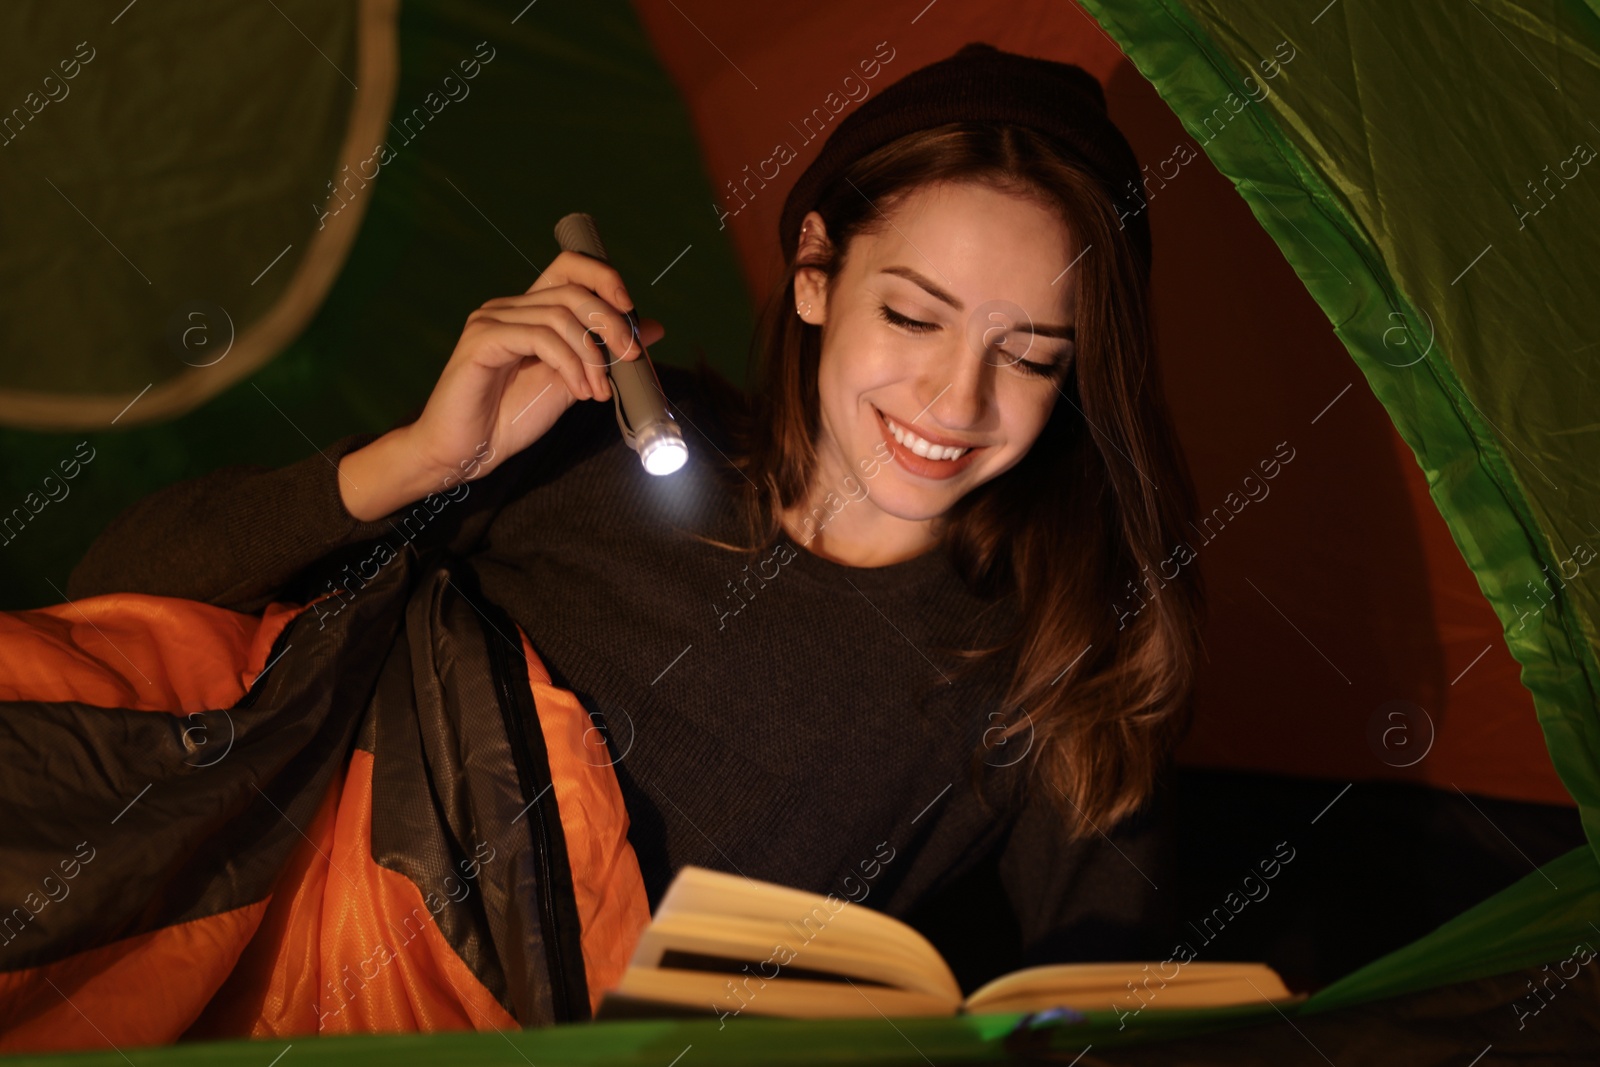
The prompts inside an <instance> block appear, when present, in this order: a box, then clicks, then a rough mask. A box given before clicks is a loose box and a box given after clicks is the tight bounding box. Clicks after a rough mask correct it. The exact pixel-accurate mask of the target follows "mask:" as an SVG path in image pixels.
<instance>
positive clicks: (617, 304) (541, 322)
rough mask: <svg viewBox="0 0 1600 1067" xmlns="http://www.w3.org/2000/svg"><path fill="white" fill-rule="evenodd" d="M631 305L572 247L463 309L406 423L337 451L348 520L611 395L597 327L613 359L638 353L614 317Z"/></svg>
mask: <svg viewBox="0 0 1600 1067" xmlns="http://www.w3.org/2000/svg"><path fill="white" fill-rule="evenodd" d="M598 294H604V297H602V296H601V295H598ZM632 307H633V301H632V300H631V299H630V298H629V297H628V293H627V290H626V288H625V287H624V286H623V284H622V276H621V275H620V274H618V273H617V272H616V270H614V269H613V268H611V267H609V266H607V265H606V264H604V263H602V262H600V261H599V260H597V259H592V258H590V257H588V256H585V255H582V254H580V253H577V252H562V253H561V254H560V255H558V256H557V257H556V258H555V259H554V260H553V261H551V263H550V266H549V267H547V268H546V269H545V271H544V273H543V274H541V275H540V276H539V280H538V281H536V282H534V283H533V286H532V287H531V288H530V289H529V290H528V291H527V292H526V293H523V294H522V295H520V296H507V297H499V298H496V299H494V300H490V301H488V302H486V303H485V304H484V305H483V306H482V307H480V308H478V310H476V311H474V312H473V313H472V314H471V315H469V316H467V324H466V327H465V328H464V329H463V330H462V331H461V339H460V340H459V341H458V342H457V343H456V347H455V351H454V352H452V353H451V355H450V360H449V362H447V363H446V364H445V367H444V370H443V371H442V372H441V373H440V375H439V381H438V383H437V384H435V385H434V387H433V392H432V393H431V394H430V395H429V397H428V402H427V404H426V405H425V406H424V407H423V410H422V414H421V415H420V416H418V417H417V420H416V421H415V422H413V423H411V424H410V425H408V426H402V427H398V428H397V429H394V430H391V431H390V432H389V433H387V434H385V435H384V436H382V437H380V438H378V439H377V440H375V441H373V442H371V443H370V444H368V445H366V446H365V447H363V448H359V449H357V450H355V451H354V452H351V453H349V454H348V455H346V456H345V457H343V459H341V460H340V462H339V475H340V478H339V489H340V495H341V496H342V497H343V499H344V504H345V508H346V509H347V510H348V511H349V512H350V514H351V515H353V516H355V517H356V518H358V519H363V520H368V519H376V518H381V517H382V516H384V515H387V514H389V513H390V512H392V511H394V510H395V509H396V508H399V507H402V506H404V505H406V504H409V503H411V502H412V501H413V500H419V499H421V498H422V497H424V496H426V495H427V494H428V493H430V492H435V491H439V490H441V489H444V488H449V485H453V484H455V482H454V481H452V482H450V483H449V484H445V479H446V478H448V477H449V476H451V475H454V478H455V481H472V480H476V479H478V478H481V477H483V476H484V475H485V474H487V473H489V471H491V470H493V469H494V468H495V467H497V466H499V465H500V464H501V463H503V462H505V460H507V459H508V458H510V457H511V456H514V455H516V454H517V453H518V452H520V451H522V449H524V448H526V447H528V445H530V444H532V443H533V442H534V441H537V440H538V439H539V438H540V437H542V436H543V435H544V434H545V432H546V431H547V430H549V429H550V427H551V426H553V425H555V423H556V420H557V419H559V418H560V417H561V416H562V414H563V413H564V412H565V411H566V410H567V408H569V407H571V406H572V405H573V403H575V402H576V401H578V400H586V399H598V400H602V401H607V400H610V398H611V383H610V381H609V379H608V378H607V375H606V366H607V356H606V351H605V350H603V349H602V348H601V347H600V344H599V343H597V342H596V336H597V335H598V337H599V340H600V341H601V342H604V344H605V345H606V349H609V351H610V355H611V359H612V360H617V359H625V360H633V359H638V358H639V354H640V352H641V351H642V349H641V347H640V344H639V342H636V341H635V340H634V338H633V330H632V328H631V327H630V325H629V324H628V320H627V319H626V318H625V317H624V315H623V312H625V311H627V310H629V309H631V308H632ZM619 309H621V310H619ZM639 329H640V339H641V340H642V341H643V343H644V344H645V345H651V344H654V343H655V342H656V341H659V340H660V339H661V338H662V337H663V336H664V335H665V334H666V330H665V328H663V327H662V325H661V324H660V323H659V322H656V321H655V320H654V319H641V320H640V321H639ZM486 443H487V444H486Z"/></svg>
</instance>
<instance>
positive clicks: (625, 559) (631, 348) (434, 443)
mask: <svg viewBox="0 0 1600 1067" xmlns="http://www.w3.org/2000/svg"><path fill="white" fill-rule="evenodd" d="M1138 176H1139V172H1138V170H1137V166H1136V164H1135V163H1134V161H1133V156H1132V153H1131V151H1130V150H1129V149H1128V148H1127V145H1126V143H1125V142H1124V141H1123V140H1122V138H1121V135H1120V134H1119V133H1118V132H1117V131H1116V129H1115V127H1114V126H1113V125H1112V124H1111V123H1110V120H1109V119H1108V118H1107V117H1106V114H1105V106H1104V99H1103V95H1102V94H1101V91H1100V88H1099V86H1098V84H1097V83H1096V82H1095V81H1094V79H1093V78H1092V77H1090V76H1089V75H1087V74H1086V73H1085V72H1083V71H1082V70H1080V69H1078V68H1076V67H1070V66H1067V65H1064V64H1057V63H1050V62H1047V61H1044V60H1035V59H1025V58H1024V57H1021V56H1015V55H1010V54H1007V53H1003V52H999V51H996V50H994V49H992V48H989V47H987V46H968V47H967V48H965V49H963V50H962V51H961V52H959V53H957V54H956V55H955V56H953V57H951V58H949V59H946V60H944V61H942V62H940V63H936V64H933V65H932V66H929V67H925V68H923V69H922V70H919V71H917V72H914V73H913V74H911V75H910V76H908V77H907V78H906V79H904V80H903V81H902V82H900V83H897V84H895V85H893V86H890V87H889V88H887V89H886V90H884V91H883V92H882V93H881V94H880V95H879V96H877V97H875V98H873V99H872V100H869V101H867V102H865V103H863V105H862V106H861V108H860V109H859V110H857V111H856V112H854V113H853V114H852V115H850V116H849V117H848V118H847V119H845V120H844V121H843V122H842V123H841V124H840V125H839V126H838V127H837V128H836V129H835V132H834V133H833V135H832V136H831V137H830V139H829V142H828V143H827V145H826V146H825V147H824V150H823V152H822V154H821V155H820V156H819V157H818V159H817V160H816V161H815V162H814V163H813V164H812V165H811V167H810V168H809V169H808V170H807V171H806V172H805V173H804V174H803V175H802V176H801V178H800V179H799V181H798V182H797V184H796V185H795V187H794V190H793V192H792V193H791V195H790V197H789V201H788V203H787V204H786V207H785V211H784V221H783V232H782V233H781V235H780V236H781V241H782V244H783V248H784V252H785V256H786V261H787V270H786V272H785V275H784V278H783V280H782V283H781V286H780V291H779V295H778V297H777V298H776V299H775V300H774V301H772V302H771V304H770V305H769V306H768V308H767V310H766V313H765V316H764V321H763V326H762V329H761V331H760V333H759V334H758V341H759V344H758V345H757V357H758V359H759V365H760V367H761V370H762V374H763V377H762V380H761V387H760V389H759V391H758V392H757V393H756V395H754V396H753V397H746V396H744V395H742V394H741V393H740V392H739V391H738V390H735V389H734V388H732V387H731V386H729V385H728V384H727V383H725V382H722V381H720V380H719V379H718V378H717V377H716V376H715V375H714V374H713V373H711V372H709V371H708V370H706V368H705V367H704V366H703V365H702V367H701V369H700V371H699V372H698V373H696V374H691V373H689V372H686V371H681V370H677V369H674V368H672V367H668V366H660V367H659V368H658V370H659V373H660V378H661V381H662V384H663V388H664V390H665V392H666V394H667V396H668V399H669V400H670V401H671V403H672V404H673V406H674V407H675V409H676V410H677V411H678V413H679V414H680V416H681V419H682V422H683V423H684V429H685V434H686V438H687V440H688V443H689V448H690V462H689V464H688V465H687V466H686V467H684V468H683V469H682V470H680V471H679V472H677V473H676V474H674V475H671V476H668V477H660V478H657V477H653V476H651V475H649V474H647V473H646V472H645V471H644V470H643V469H642V467H641V465H640V464H639V462H638V459H637V457H636V456H635V455H634V453H633V452H632V451H631V450H630V449H629V448H628V447H627V446H626V444H624V443H623V442H622V441H621V440H620V437H619V435H618V432H617V427H616V423H615V420H614V417H613V416H612V411H611V405H610V402H609V399H610V387H609V383H608V380H607V376H606V370H605V368H606V364H607V361H608V359H612V358H620V359H636V358H638V356H639V354H640V353H639V350H638V346H637V345H634V344H632V343H631V334H630V331H629V327H628V325H627V322H626V320H625V319H624V318H623V317H622V315H621V314H620V312H622V311H626V310H628V309H631V308H632V307H633V301H632V298H631V297H630V296H629V294H628V291H627V288H626V286H625V284H624V280H623V279H622V278H621V277H620V276H619V275H618V273H617V272H616V271H614V270H612V269H611V268H609V267H607V266H605V265H603V264H601V263H599V262H597V261H594V260H590V259H587V258H585V257H583V256H580V255H577V254H572V253H563V254H562V255H560V256H557V257H556V258H555V260H554V261H553V262H551V264H550V265H549V267H548V268H547V269H546V270H545V271H544V272H543V273H542V274H541V275H540V276H539V278H538V280H537V281H535V282H534V284H533V285H532V287H531V288H529V289H528V291H527V292H525V293H523V294H521V295H518V296H510V297H504V298H500V299H495V300H490V301H488V302H487V303H485V304H484V305H483V306H482V307H481V308H480V309H478V310H477V311H475V312H473V313H472V315H471V316H469V318H468V321H467V324H466V327H465V329H464V330H463V331H462V335H461V339H460V341H459V343H458V344H457V346H456V349H455V351H454V353H453V354H452V355H451V357H450V359H449V361H448V363H447V364H446V366H445V367H444V370H443V372H442V373H441V375H440V377H439V381H438V383H437V385H436V386H435V388H434V390H433V392H432V395H431V396H430V397H429V398H428V401H427V404H426V406H425V407H424V408H423V410H422V412H421V414H420V415H419V416H418V417H417V418H416V419H415V420H414V421H413V422H410V423H408V424H406V425H403V426H400V427H398V428H395V429H392V430H390V431H389V432H387V433H385V434H382V435H373V434H355V435H351V436H348V437H346V438H344V439H342V440H340V441H339V442H337V443H335V444H334V445H332V446H331V447H329V448H327V449H324V450H322V451H321V453H320V454H319V455H315V456H311V457H308V458H307V459H306V460H304V461H301V462H299V463H296V464H293V465H291V466H288V467H285V468H282V469H280V470H270V469H264V468H229V469H224V470H221V471H218V472H215V473H214V474H212V475H209V476H207V477H204V478H201V479H197V480H195V481H192V482H188V483H184V484H182V485H178V486H173V487H171V488H169V489H167V490H164V491H162V492H160V493H157V494H155V495H154V496H152V497H150V498H148V499H146V500H144V501H141V502H140V503H138V504H136V505H134V506H133V507H131V508H130V509H128V511H127V512H125V513H124V514H123V515H122V516H120V517H119V518H118V519H117V520H116V522H115V523H113V525H112V526H111V527H110V528H109V529H108V530H107V531H106V532H105V533H104V534H103V535H102V536H101V538H100V539H99V540H98V541H96V543H95V544H94V545H93V546H92V547H91V549H90V551H89V553H88V554H87V555H86V557H85V559H84V560H83V562H82V563H81V564H80V566H79V567H78V569H77V570H76V571H75V572H74V574H73V576H72V582H71V584H70V595H71V596H73V597H82V596H87V595H92V594H94V593H97V592H106V591H111V590H129V591H136V592H150V593H161V594H167V595H175V596H184V597H190V598H193V599H201V600H206V601H209V602H212V603H216V604H220V605H224V606H228V607H234V608H237V609H239V610H246V611H251V610H258V609H259V608H260V607H261V606H262V605H264V604H265V603H266V602H268V601H269V600H271V599H274V598H286V597H289V598H292V597H304V598H306V599H309V598H310V597H312V596H316V595H318V594H320V593H326V592H330V591H337V590H336V582H337V577H335V578H327V577H326V576H327V575H328V574H329V573H334V574H335V575H336V574H337V572H334V571H333V570H332V566H331V564H330V563H329V561H330V560H335V561H336V560H337V559H338V558H340V553H344V554H346V555H349V554H352V553H355V552H357V551H359V549H360V546H361V545H362V544H363V543H364V542H368V541H370V540H371V539H373V538H377V537H390V538H391V539H392V536H393V534H394V533H396V532H403V533H404V535H405V536H406V537H407V539H408V540H409V539H411V538H412V537H416V536H419V535H420V536H423V537H424V538H438V539H444V540H448V541H449V543H450V544H451V546H452V547H453V548H454V549H455V550H456V551H458V552H459V553H462V554H464V555H466V556H467V557H468V558H469V559H470V560H471V563H472V566H473V568H474V570H475V571H476V572H477V575H478V578H479V581H480V585H481V588H482V589H483V591H484V595H486V596H488V597H490V598H492V599H493V600H494V601H495V602H496V603H498V604H499V605H500V606H501V607H502V608H504V609H505V610H506V611H507V612H508V613H509V614H510V616H511V617H512V618H514V619H515V620H516V621H517V623H518V624H519V625H520V626H521V627H522V628H523V629H524V630H525V631H526V632H527V633H528V634H529V635H530V637H531V639H532V640H533V642H534V643H535V645H536V646H537V648H538V651H539V653H540V656H541V658H542V659H543V660H544V662H545V664H546V666H547V667H548V668H549V669H550V670H551V672H552V675H553V676H554V677H555V678H556V680H557V681H558V683H559V684H561V685H563V686H565V687H567V688H570V689H572V690H573V691H574V692H575V693H576V694H578V695H579V697H580V698H581V699H582V700H583V702H584V704H585V706H586V707H587V708H588V709H589V710H590V712H591V713H592V714H593V715H594V716H595V717H596V720H597V723H598V724H600V727H601V728H602V729H603V730H604V732H605V734H606V738H607V743H608V745H609V746H610V751H611V758H612V760H613V761H614V766H615V769H616V772H617V775H618V779H619V781H620V783H621V785H622V788H623V792H624V796H625V797H626V800H627V805H628V811H629V815H630V818H631V820H632V826H631V830H630V840H631V842H632V844H633V846H634V849H635V851H636V853H637V855H638V858H639V861H640V866H641V869H642V871H643V874H644V879H645V884H646V887H647V891H648V894H649V898H650V903H651V905H652V907H654V905H655V903H656V902H657V901H658V900H659V897H660V894H661V893H662V891H663V890H664V889H665V886H666V884H667V883H668V881H669V880H670V879H671V876H672V874H673V873H674V872H675V871H676V870H677V869H679V868H680V867H682V866H683V865H685V864H690V863H692V864H698V865H702V866H709V867H715V868H720V869H723V870H728V871H733V872H737V873H741V874H744V875H747V876H749V877H752V878H760V879H766V880H771V881H776V882H781V883H785V884H789V885H795V886H799V887H801V888H805V889H809V890H813V891H816V892H819V893H827V892H832V893H834V894H836V895H838V896H841V897H847V898H849V899H851V900H854V901H858V902H863V903H866V904H868V905H869V906H871V907H875V908H880V909H882V910H885V911H887V912H889V913H891V914H896V915H900V916H902V917H909V918H912V919H913V920H917V919H918V918H919V917H921V918H924V919H926V920H927V922H928V924H929V925H936V924H935V922H934V919H933V918H932V915H933V912H932V911H930V910H928V909H931V908H933V907H934V906H935V904H936V902H937V901H938V900H939V899H940V897H941V894H942V893H943V892H944V891H946V890H948V889H950V888H951V887H952V886H953V885H955V884H956V883H957V882H958V881H960V880H961V879H962V878H963V876H964V875H967V874H969V873H971V872H974V871H977V870H979V869H980V868H982V867H984V866H985V865H986V864H988V865H992V866H993V868H994V869H995V870H996V871H997V872H998V877H999V880H1000V883H1001V884H1002V885H1003V887H1004V891H1005V896H1006V898H1007V900H1006V903H1007V904H1008V905H1009V908H1010V911H1011V913H1012V914H1013V916H1014V917H1015V921H1016V926H1015V932H1016V934H1017V935H1018V936H1019V938H1020V941H1019V947H1020V948H1021V950H1022V957H1021V959H1020V960H1017V959H1013V960H1008V961H1005V963H1006V964H1008V965H1015V964H1016V963H1019V962H1047V961H1055V960H1067V959H1086V958H1129V957H1133V958H1138V957H1141V956H1152V957H1153V955H1154V954H1155V953H1157V952H1161V951H1164V950H1165V949H1166V948H1167V947H1168V946H1169V943H1168V942H1167V941H1165V940H1163V938H1164V935H1165V929H1164V926H1163V921H1164V919H1165V918H1167V917H1170V913H1169V910H1168V905H1167V902H1166V900H1165V899H1164V897H1163V894H1162V893H1161V891H1160V889H1158V888H1157V887H1158V886H1160V885H1162V884H1163V880H1164V874H1165V868H1164V863H1165V852H1164V848H1163V846H1162V834H1161V830H1162V823H1161V820H1160V819H1159V818H1157V817H1155V815H1154V814H1153V812H1154V809H1155V805H1154V804H1153V803H1152V802H1151V801H1152V795H1153V793H1154V792H1155V791H1156V788H1157V784H1158V781H1159V778H1160V772H1161V768H1162V765H1163V763H1164V761H1165V759H1166V757H1167V755H1168V754H1169V752H1170V750H1171V747H1172V745H1173V743H1174V742H1175V740H1176V739H1177V737H1178V735H1179V733H1180V732H1181V729H1182V726H1183V723H1184V717H1185V714H1186V709H1187V707H1188V701H1189V696H1190V691H1191V688H1192V685H1193V679H1194V675H1195V672H1196V667H1197V658H1198V654H1199V632H1200V615H1201V610H1202V603H1203V601H1202V596H1201V588H1200V583H1199V579H1198V575H1197V573H1196V572H1195V569H1194V568H1193V567H1185V566H1182V565H1181V564H1180V565H1177V566H1175V567H1174V566H1173V561H1174V557H1173V556H1172V554H1171V546H1173V545H1176V544H1179V543H1181V542H1182V540H1183V524H1184V522H1185V520H1186V519H1187V518H1188V516H1189V514H1190V511H1191V508H1192V495H1193V494H1192V489H1191V487H1190V483H1189V481H1188V476H1187V472H1186V471H1185V469H1184V467H1183V464H1182V462H1181V460H1180V458H1179V455H1178V452H1177V448H1176V445H1175V440H1174V435H1173V434H1172V431H1171V429H1170V425H1169V422H1168V419H1167V416H1166V414H1165V408H1164V405H1163V402H1162V400H1161V397H1160V391H1159V383H1160V375H1159V374H1158V373H1157V370H1156V363H1155V353H1154V348H1153V340H1152V336H1151V324H1150V312H1149V297H1148V278H1149V246H1148V230H1147V228H1146V225H1145V222H1144V217H1143V215H1142V213H1141V212H1140V211H1138V210H1137V207H1138V203H1137V201H1134V200H1132V199H1131V198H1130V197H1128V195H1127V189H1129V188H1132V187H1133V183H1134V182H1135V181H1136V180H1137V178H1138ZM642 325H643V328H642V337H641V340H642V342H643V343H644V344H645V345H649V344H653V343H654V342H656V341H657V340H659V339H660V338H661V337H662V336H663V335H664V330H663V328H662V326H661V324H659V323H657V322H655V321H653V320H650V319H645V320H643V324H642ZM606 341H609V342H610V343H609V344H606V345H605V346H604V347H602V344H601V343H600V342H606ZM582 400H598V401H601V403H596V404H583V405H580V404H579V401H582ZM463 472H464V474H463ZM463 479H464V480H463ZM490 486H492V487H493V488H492V491H487V492H476V491H474V490H478V489H480V487H490ZM452 487H453V488H452ZM441 488H446V489H449V492H447V493H444V494H443V495H441ZM422 500H426V501H428V502H429V506H427V507H423V506H421V505H420V504H419V501H422ZM485 509H487V511H488V513H487V514H485V513H484V511H485ZM471 516H477V517H478V518H480V519H482V520H483V521H482V522H481V524H480V525H478V526H475V527H472V528H473V529H476V530H478V531H479V532H478V533H476V534H474V535H473V536H472V537H471V538H470V539H464V538H462V537H460V536H457V535H456V531H459V530H461V529H463V528H467V527H469V526H471V524H469V523H466V522H465V521H464V520H466V519H467V518H468V517H471ZM419 532H420V533H419ZM1158 572H1159V577H1157V573H1158ZM308 576H311V577H308ZM345 591H346V592H353V591H352V590H350V589H349V587H348V585H347V586H346V589H345ZM1130 594H1135V595H1130ZM354 595H358V593H355V594H354ZM336 602H337V601H334V600H330V601H329V602H328V603H329V604H333V603H336ZM325 610H326V609H325ZM1136 815H1137V816H1138V817H1134V816H1136ZM1166 896H1168V897H1170V896H1171V893H1170V892H1169V893H1167V894H1166ZM986 903H990V904H993V905H994V906H995V907H996V908H998V906H999V903H1000V902H998V901H990V902H986ZM955 925H961V926H966V927H972V926H974V925H982V924H980V923H975V921H974V920H973V919H972V918H971V917H962V918H960V919H959V920H957V922H956V924H955ZM996 929H999V928H996Z"/></svg>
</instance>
